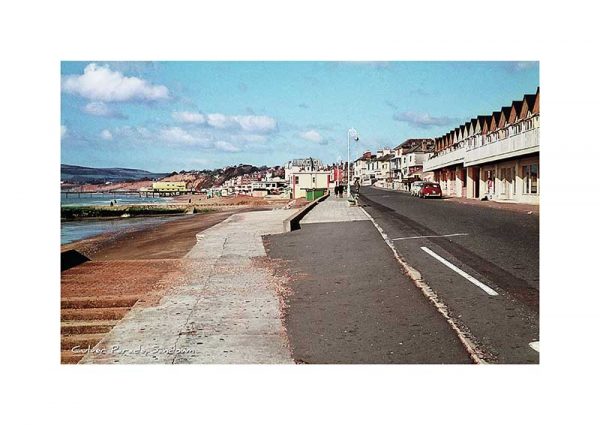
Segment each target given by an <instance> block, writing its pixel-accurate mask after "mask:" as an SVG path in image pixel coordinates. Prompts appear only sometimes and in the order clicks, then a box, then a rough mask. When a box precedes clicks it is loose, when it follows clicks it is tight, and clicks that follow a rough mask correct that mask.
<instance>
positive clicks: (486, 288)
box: [421, 246, 498, 296]
mask: <svg viewBox="0 0 600 425" xmlns="http://www.w3.org/2000/svg"><path fill="white" fill-rule="evenodd" d="M421 249H422V250H423V251H425V252H426V253H427V254H429V255H431V256H432V257H433V258H435V259H436V260H438V261H439V262H440V263H442V264H444V265H445V266H447V267H448V268H450V269H452V270H454V271H455V272H456V273H458V274H459V275H461V276H462V277H464V278H465V279H467V280H468V281H469V282H471V283H472V284H473V285H475V286H478V287H479V288H481V289H483V290H484V291H485V292H486V293H487V294H488V295H492V296H494V295H498V293H497V292H496V291H494V290H493V289H492V288H490V287H489V286H487V285H484V284H483V283H481V282H480V281H478V280H477V279H475V278H474V277H473V276H471V275H470V274H469V273H467V272H464V271H462V270H461V269H459V268H458V267H456V266H455V265H454V264H452V263H451V262H450V261H448V260H446V259H445V258H442V257H440V256H439V255H437V254H436V253H435V252H433V251H432V250H430V249H429V248H427V247H426V246H422V247H421Z"/></svg>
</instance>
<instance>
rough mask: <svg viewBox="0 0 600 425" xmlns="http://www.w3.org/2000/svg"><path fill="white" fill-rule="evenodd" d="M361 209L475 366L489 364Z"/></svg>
mask: <svg viewBox="0 0 600 425" xmlns="http://www.w3.org/2000/svg"><path fill="white" fill-rule="evenodd" d="M360 208H361V209H362V210H363V212H364V213H365V215H366V216H367V217H368V218H369V220H371V222H372V223H373V225H374V226H375V228H376V229H377V231H378V232H379V234H380V235H381V237H382V238H383V240H384V241H385V243H386V244H387V245H388V247H389V248H390V249H391V250H392V252H393V253H394V257H395V258H396V261H398V263H399V264H400V265H401V266H402V268H403V269H404V270H405V271H406V274H407V275H408V277H409V278H410V279H411V280H412V281H413V283H414V284H415V286H417V288H419V289H420V290H421V292H423V294H424V295H425V297H426V298H427V299H428V300H429V301H430V302H431V303H432V304H433V305H434V306H435V308H436V309H437V311H438V312H439V313H440V314H441V315H442V316H443V317H444V319H446V322H448V324H449V325H450V327H451V328H452V329H453V330H454V332H455V333H456V335H457V337H458V339H459V340H460V342H461V343H462V344H463V346H464V347H465V349H466V350H467V352H468V353H469V356H470V357H471V359H472V360H473V362H474V363H475V364H487V363H488V362H487V361H485V360H484V357H485V356H484V354H483V353H482V351H481V350H480V349H479V348H478V347H477V345H476V344H475V343H474V342H473V340H472V339H471V338H470V337H469V336H468V334H467V332H466V331H465V330H463V329H461V327H460V326H459V325H458V323H457V322H456V321H455V320H454V319H453V318H452V317H450V314H449V313H448V311H449V310H448V307H447V306H446V304H444V302H442V301H441V300H440V299H439V297H438V296H437V294H436V293H435V291H434V290H433V289H431V287H430V286H429V285H428V284H427V282H426V281H425V280H424V279H423V277H422V276H421V273H420V272H419V271H418V270H417V269H415V268H414V267H412V266H411V265H410V264H408V263H407V262H406V260H405V259H404V258H402V256H401V255H400V254H398V251H397V250H396V247H395V246H394V243H393V242H392V241H391V240H390V239H389V238H388V236H387V234H386V233H385V232H384V231H383V229H382V228H381V226H379V224H377V222H376V221H375V220H374V219H373V217H371V214H369V213H368V212H367V211H365V209H364V208H363V207H360Z"/></svg>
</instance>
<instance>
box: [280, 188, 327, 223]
mask: <svg viewBox="0 0 600 425" xmlns="http://www.w3.org/2000/svg"><path fill="white" fill-rule="evenodd" d="M328 197H329V193H326V194H325V195H323V196H322V197H320V198H319V199H317V200H315V201H312V202H311V203H310V204H308V205H307V206H305V207H304V208H302V209H301V210H300V211H298V212H297V213H295V214H294V215H292V216H291V217H288V218H286V219H285V220H283V231H284V232H291V231H293V230H298V229H300V220H302V219H303V218H304V216H305V215H306V214H308V213H309V211H310V210H312V209H313V208H314V207H315V206H316V205H317V204H318V203H320V202H323V201H324V200H325V199H327V198H328Z"/></svg>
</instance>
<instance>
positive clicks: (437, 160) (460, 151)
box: [423, 146, 465, 172]
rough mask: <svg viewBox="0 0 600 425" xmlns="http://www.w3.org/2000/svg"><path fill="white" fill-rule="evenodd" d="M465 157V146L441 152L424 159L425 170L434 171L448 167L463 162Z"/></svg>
mask: <svg viewBox="0 0 600 425" xmlns="http://www.w3.org/2000/svg"><path fill="white" fill-rule="evenodd" d="M464 159H465V147H464V146H462V147H459V148H457V149H454V150H448V151H442V152H439V153H438V154H437V155H436V156H434V157H431V158H429V159H428V160H426V161H423V171H425V172H427V171H433V170H437V169H439V168H443V167H448V166H450V165H457V164H461V165H462V163H463V161H464Z"/></svg>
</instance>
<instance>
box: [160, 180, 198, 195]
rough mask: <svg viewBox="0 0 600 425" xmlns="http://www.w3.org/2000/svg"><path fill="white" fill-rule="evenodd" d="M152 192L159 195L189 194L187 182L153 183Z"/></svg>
mask: <svg viewBox="0 0 600 425" xmlns="http://www.w3.org/2000/svg"><path fill="white" fill-rule="evenodd" d="M152 191H154V192H159V193H170V194H173V193H174V194H178V193H185V192H189V191H190V190H189V189H188V188H187V186H186V183H185V182H155V183H152Z"/></svg>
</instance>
